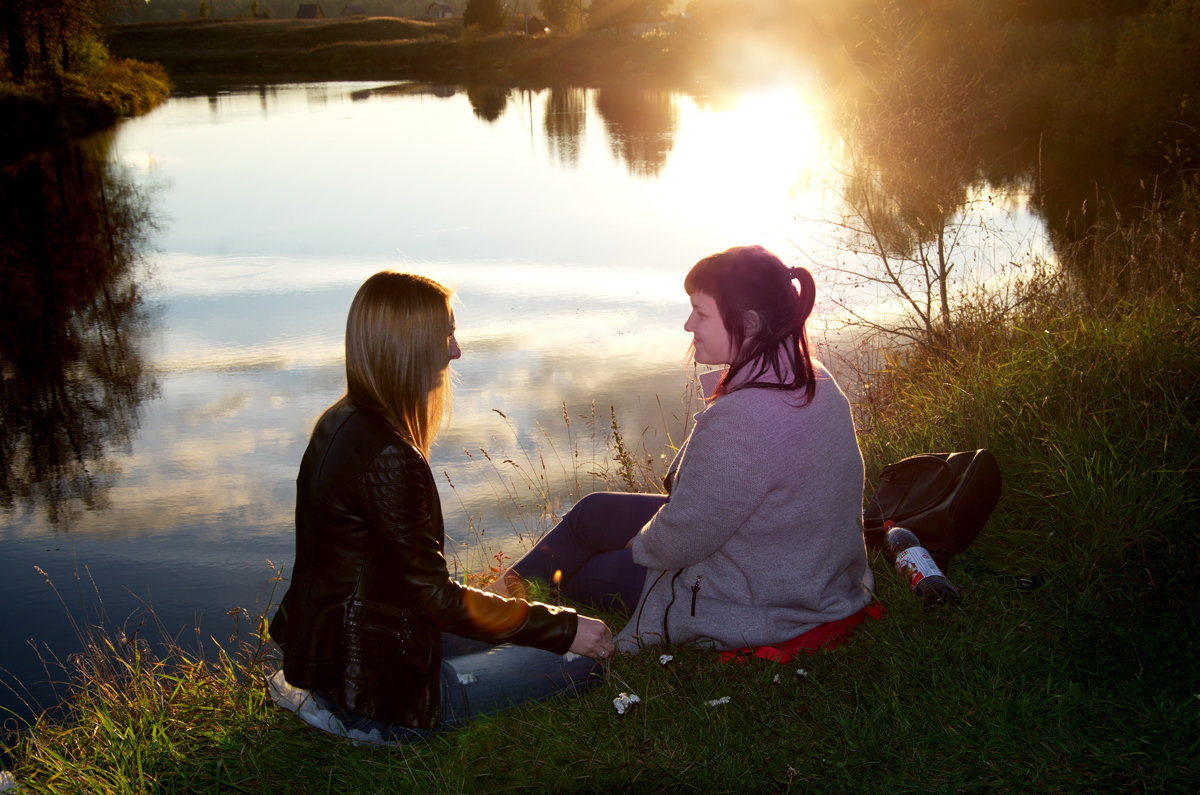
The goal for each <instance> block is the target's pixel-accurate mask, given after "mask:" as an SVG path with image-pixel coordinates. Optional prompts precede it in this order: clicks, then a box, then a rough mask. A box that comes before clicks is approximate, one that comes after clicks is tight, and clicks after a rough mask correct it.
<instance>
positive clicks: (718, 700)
mask: <svg viewBox="0 0 1200 795" xmlns="http://www.w3.org/2000/svg"><path fill="white" fill-rule="evenodd" d="M728 703H729V696H722V697H721V698H714V699H713V700H712V701H710V702H708V705H709V706H710V707H719V706H721V705H722V704H728Z"/></svg>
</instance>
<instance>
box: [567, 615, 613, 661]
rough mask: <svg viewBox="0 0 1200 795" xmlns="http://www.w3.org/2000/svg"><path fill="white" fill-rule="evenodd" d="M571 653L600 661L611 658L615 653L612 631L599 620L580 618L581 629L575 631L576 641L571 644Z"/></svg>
mask: <svg viewBox="0 0 1200 795" xmlns="http://www.w3.org/2000/svg"><path fill="white" fill-rule="evenodd" d="M571 652H572V653H573V654H582V655H583V656H585V657H594V658H596V659H598V660H603V659H607V658H608V657H611V656H612V653H613V635H612V630H611V629H609V628H608V625H607V624H605V623H604V622H603V621H601V620H600V619H598V618H588V617H587V616H580V617H579V627H578V629H576V630H575V640H574V641H572V643H571Z"/></svg>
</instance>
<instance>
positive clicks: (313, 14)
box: [296, 3, 325, 19]
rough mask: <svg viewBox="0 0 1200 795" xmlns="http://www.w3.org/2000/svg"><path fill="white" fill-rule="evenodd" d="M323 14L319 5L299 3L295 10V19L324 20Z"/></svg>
mask: <svg viewBox="0 0 1200 795" xmlns="http://www.w3.org/2000/svg"><path fill="white" fill-rule="evenodd" d="M324 18H325V12H324V11H323V10H322V9H321V4H320V3H301V4H300V7H299V8H297V9H296V19H324Z"/></svg>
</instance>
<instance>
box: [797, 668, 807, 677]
mask: <svg viewBox="0 0 1200 795" xmlns="http://www.w3.org/2000/svg"><path fill="white" fill-rule="evenodd" d="M796 676H798V677H800V678H801V679H803V678H804V677H806V676H808V671H806V670H804V669H803V668H797V669H796Z"/></svg>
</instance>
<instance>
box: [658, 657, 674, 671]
mask: <svg viewBox="0 0 1200 795" xmlns="http://www.w3.org/2000/svg"><path fill="white" fill-rule="evenodd" d="M674 659H675V658H674V657H673V656H671V655H670V654H664V655H662V656H661V657H659V658H658V664H659V665H661V666H663V667H664V668H665V667H666V665H667V663H669V662H671V660H674Z"/></svg>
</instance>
